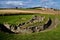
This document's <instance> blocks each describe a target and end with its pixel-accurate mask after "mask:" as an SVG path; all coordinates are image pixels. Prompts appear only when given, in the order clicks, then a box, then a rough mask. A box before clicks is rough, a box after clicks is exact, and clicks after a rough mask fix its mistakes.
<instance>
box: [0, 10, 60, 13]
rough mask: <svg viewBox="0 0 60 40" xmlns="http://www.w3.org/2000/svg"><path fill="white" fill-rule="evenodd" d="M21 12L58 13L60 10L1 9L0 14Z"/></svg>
mask: <svg viewBox="0 0 60 40" xmlns="http://www.w3.org/2000/svg"><path fill="white" fill-rule="evenodd" d="M20 13H41V14H58V13H60V12H55V11H49V10H47V11H46V10H0V14H20Z"/></svg>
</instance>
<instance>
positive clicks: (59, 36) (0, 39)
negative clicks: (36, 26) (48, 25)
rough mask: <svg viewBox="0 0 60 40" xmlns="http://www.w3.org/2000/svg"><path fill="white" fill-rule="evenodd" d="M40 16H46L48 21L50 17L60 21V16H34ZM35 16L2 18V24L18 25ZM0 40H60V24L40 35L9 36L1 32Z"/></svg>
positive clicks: (0, 19)
mask: <svg viewBox="0 0 60 40" xmlns="http://www.w3.org/2000/svg"><path fill="white" fill-rule="evenodd" d="M34 15H38V16H45V17H46V18H45V19H46V20H47V19H48V17H50V18H52V19H55V18H57V19H59V20H60V15H50V14H34ZM34 15H12V16H0V23H3V22H8V23H10V24H14V23H15V24H18V23H21V22H26V21H28V20H29V19H31V18H32V17H33V16H34ZM0 40H60V24H59V25H57V27H56V28H54V29H52V30H50V31H47V32H40V33H31V34H7V33H4V32H0Z"/></svg>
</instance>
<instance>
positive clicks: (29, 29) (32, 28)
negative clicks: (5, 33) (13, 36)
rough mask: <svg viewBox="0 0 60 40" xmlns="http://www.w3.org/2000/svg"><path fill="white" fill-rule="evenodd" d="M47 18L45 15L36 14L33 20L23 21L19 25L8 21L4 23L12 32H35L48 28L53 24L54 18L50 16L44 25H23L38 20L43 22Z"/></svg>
mask: <svg viewBox="0 0 60 40" xmlns="http://www.w3.org/2000/svg"><path fill="white" fill-rule="evenodd" d="M44 19H45V17H43V16H34V17H33V18H32V19H31V20H29V21H28V22H26V23H22V24H19V25H14V24H12V25H9V24H8V23H4V24H3V26H4V27H5V28H6V29H8V30H9V31H11V32H12V33H34V32H40V31H43V30H46V29H47V28H49V27H50V26H51V25H52V23H53V22H52V19H51V18H49V20H48V21H47V23H45V24H43V25H38V26H29V27H23V25H25V24H29V23H36V22H41V21H43V20H44Z"/></svg>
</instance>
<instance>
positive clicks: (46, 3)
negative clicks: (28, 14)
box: [0, 0, 60, 9]
mask: <svg viewBox="0 0 60 40" xmlns="http://www.w3.org/2000/svg"><path fill="white" fill-rule="evenodd" d="M15 7H46V8H58V9H60V0H0V8H15Z"/></svg>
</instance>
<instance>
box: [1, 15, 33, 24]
mask: <svg viewBox="0 0 60 40" xmlns="http://www.w3.org/2000/svg"><path fill="white" fill-rule="evenodd" d="M32 17H33V15H12V16H0V23H4V22H7V23H9V24H19V23H23V22H26V21H28V20H30V19H31V18H32Z"/></svg>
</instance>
